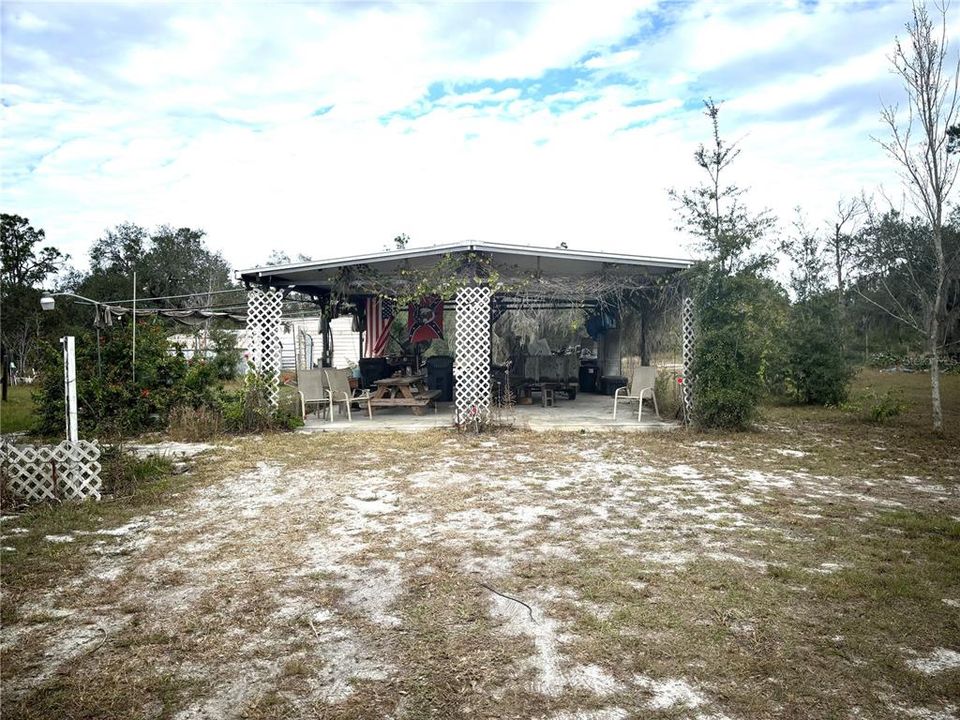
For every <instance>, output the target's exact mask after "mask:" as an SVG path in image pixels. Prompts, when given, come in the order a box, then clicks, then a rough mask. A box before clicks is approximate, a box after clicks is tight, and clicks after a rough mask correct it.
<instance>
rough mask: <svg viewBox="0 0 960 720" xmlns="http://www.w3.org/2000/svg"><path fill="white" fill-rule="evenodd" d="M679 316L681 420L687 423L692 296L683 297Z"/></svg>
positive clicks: (690, 412) (690, 404)
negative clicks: (681, 364)
mask: <svg viewBox="0 0 960 720" xmlns="http://www.w3.org/2000/svg"><path fill="white" fill-rule="evenodd" d="M680 316H681V323H682V329H681V340H680V342H681V343H682V345H681V347H682V349H683V385H681V386H680V394H681V397H682V399H683V420H684V422H685V423H687V424H688V425H689V424H690V421H691V419H692V416H693V388H692V387H691V385H692V382H693V379H692V378H691V377H690V369H691V368H692V366H693V341H694V323H693V298H690V297H684V298H683V301H682V305H681V311H680Z"/></svg>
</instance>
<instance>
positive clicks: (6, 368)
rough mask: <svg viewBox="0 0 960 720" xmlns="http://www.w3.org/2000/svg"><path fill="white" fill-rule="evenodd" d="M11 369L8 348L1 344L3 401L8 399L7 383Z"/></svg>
mask: <svg viewBox="0 0 960 720" xmlns="http://www.w3.org/2000/svg"><path fill="white" fill-rule="evenodd" d="M9 371H10V361H9V360H7V348H5V347H3V346H0V387H2V394H0V397H2V399H3V401H4V402H6V400H7V384H8V383H9V381H10V377H9V375H8V373H9Z"/></svg>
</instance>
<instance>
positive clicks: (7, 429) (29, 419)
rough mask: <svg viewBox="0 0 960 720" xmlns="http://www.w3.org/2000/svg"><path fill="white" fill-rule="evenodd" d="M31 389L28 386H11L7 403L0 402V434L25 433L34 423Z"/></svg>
mask: <svg viewBox="0 0 960 720" xmlns="http://www.w3.org/2000/svg"><path fill="white" fill-rule="evenodd" d="M31 390H32V388H31V387H30V386H29V385H11V386H10V387H9V388H8V393H7V401H6V402H2V401H0V433H12V432H26V431H28V430H29V429H30V426H31V425H32V424H33V421H34V411H35V408H34V406H33V398H32V397H31V395H30V393H31Z"/></svg>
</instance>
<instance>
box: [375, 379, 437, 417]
mask: <svg viewBox="0 0 960 720" xmlns="http://www.w3.org/2000/svg"><path fill="white" fill-rule="evenodd" d="M425 380H426V378H425V377H424V376H423V375H402V376H399V377H388V378H383V379H381V380H377V381H376V382H375V383H374V384H375V385H376V386H377V391H376V392H375V393H374V394H373V396H372V397H371V398H370V406H371V407H374V408H378V407H408V408H410V409H411V410H412V411H413V414H414V415H422V414H423V409H424V408H425V407H427V406H428V405H433V408H434V410H436V407H437V405H436V399H437V398H438V397H439V396H440V394H441V391H440V390H427V386H426V382H425Z"/></svg>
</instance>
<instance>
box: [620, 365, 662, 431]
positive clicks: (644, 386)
mask: <svg viewBox="0 0 960 720" xmlns="http://www.w3.org/2000/svg"><path fill="white" fill-rule="evenodd" d="M656 384H657V369H656V368H655V367H651V366H649V365H641V366H640V367H637V368H634V370H633V377H632V378H631V379H630V382H629V384H628V385H627V386H626V387H621V388H617V389H616V390H615V391H614V393H613V419H614V420H616V419H617V403H619V402H622V401H624V400H626V401H627V402H633V401H634V400H636V402H637V422H640V417H641V415H642V413H643V399H644V398H645V397H649V398H650V399H651V400H653V411H654V412H655V413H656V414H657V419H660V409H659V408H658V407H657V394H656V390H655V388H656Z"/></svg>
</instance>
